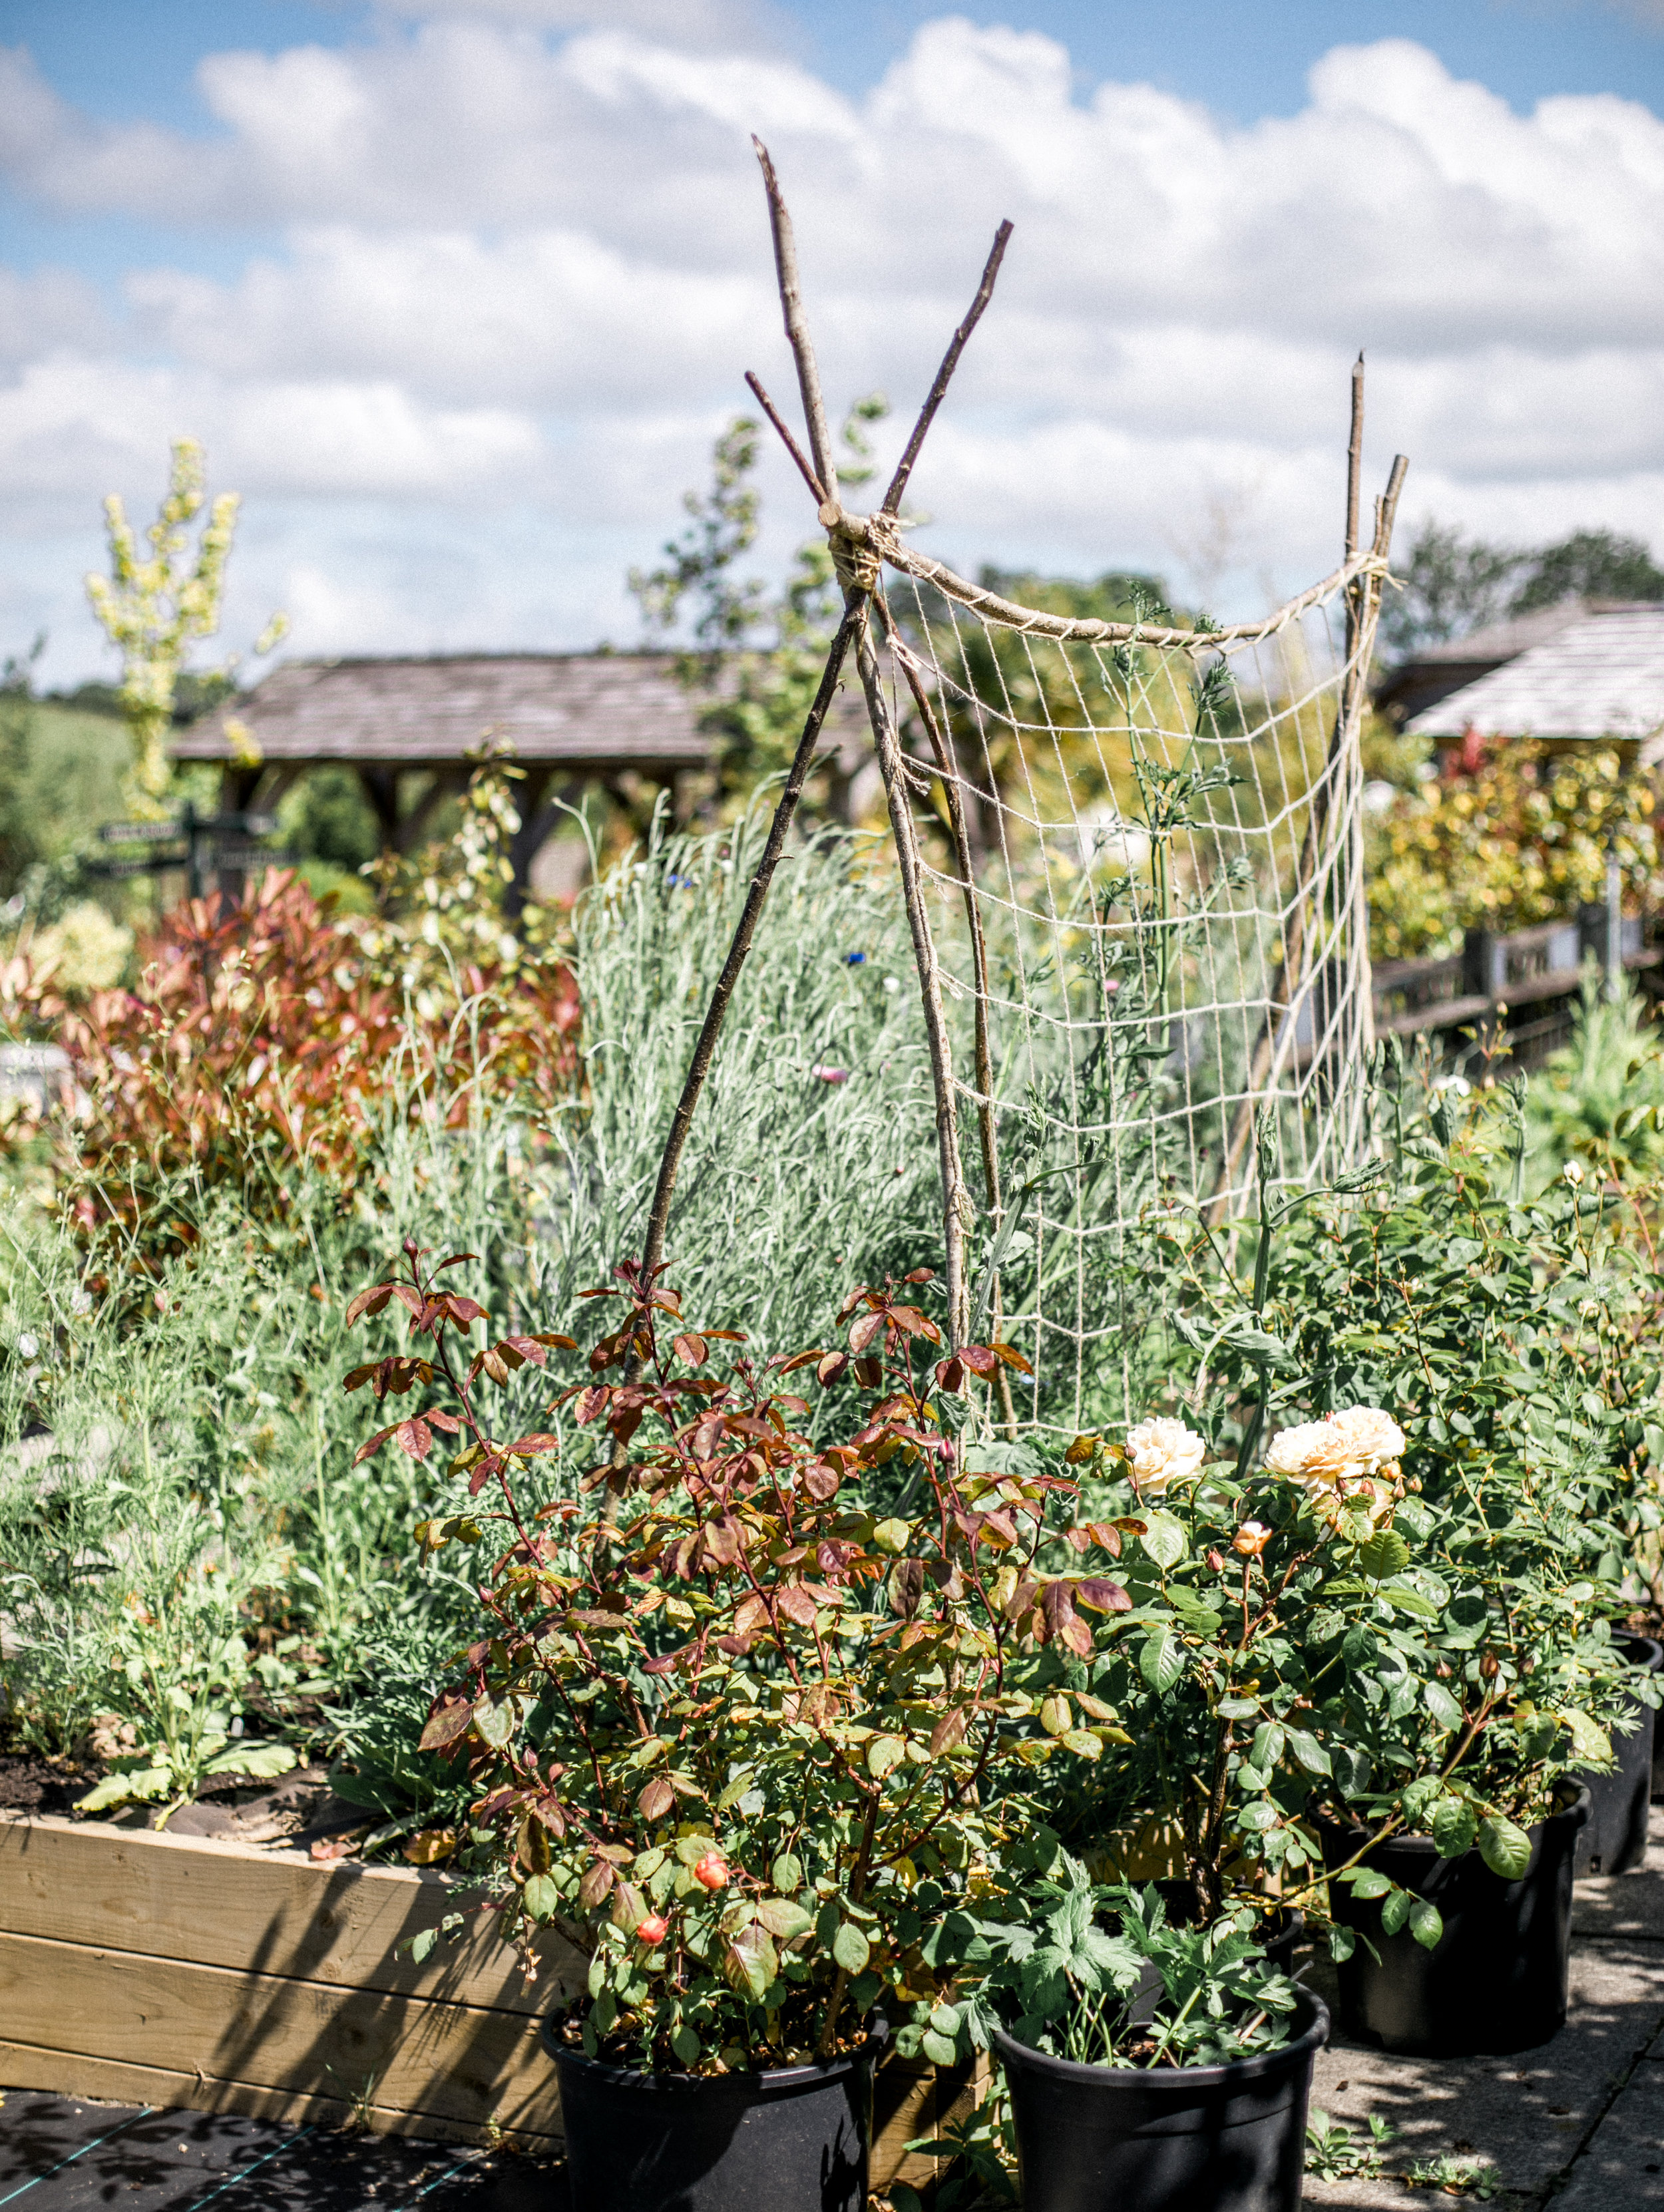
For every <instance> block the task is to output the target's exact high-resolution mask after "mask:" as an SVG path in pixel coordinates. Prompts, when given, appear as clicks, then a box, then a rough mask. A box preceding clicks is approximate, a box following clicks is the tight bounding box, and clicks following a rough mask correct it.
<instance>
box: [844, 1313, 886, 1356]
mask: <svg viewBox="0 0 1664 2212" xmlns="http://www.w3.org/2000/svg"><path fill="white" fill-rule="evenodd" d="M883 1327H884V1316H883V1314H882V1312H879V1313H864V1314H862V1316H861V1318H860V1320H859V1321H858V1322H856V1324H855V1327H854V1328H852V1329H851V1330H850V1351H851V1352H864V1351H865V1350H866V1349H867V1346H869V1344H870V1343H871V1342H872V1340H873V1339H874V1338H875V1336H877V1335H878V1334H880V1332H881V1330H882V1328H883Z"/></svg>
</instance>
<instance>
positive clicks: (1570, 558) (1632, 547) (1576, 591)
mask: <svg viewBox="0 0 1664 2212" xmlns="http://www.w3.org/2000/svg"><path fill="white" fill-rule="evenodd" d="M1527 560H1528V562H1529V573H1528V574H1527V579H1526V581H1525V582H1524V583H1523V584H1522V585H1521V587H1520V589H1519V590H1518V591H1517V592H1515V595H1514V597H1513V599H1512V600H1511V601H1510V602H1509V613H1510V614H1515V615H1525V614H1530V613H1531V612H1532V611H1533V609H1534V608H1537V607H1551V606H1555V605H1558V603H1559V602H1560V601H1561V600H1562V599H1664V568H1660V567H1659V566H1658V564H1657V562H1655V560H1654V559H1653V557H1652V555H1651V554H1650V553H1649V551H1648V550H1647V548H1646V546H1645V545H1644V544H1643V543H1642V541H1641V539H1640V538H1620V537H1619V536H1618V533H1617V532H1615V531H1612V530H1576V531H1574V532H1572V534H1571V536H1570V538H1563V539H1562V540H1561V541H1560V543H1559V544H1557V545H1546V546H1545V547H1544V549H1543V550H1542V551H1541V552H1540V553H1536V554H1533V555H1530V556H1527Z"/></svg>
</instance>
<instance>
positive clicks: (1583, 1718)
mask: <svg viewBox="0 0 1664 2212" xmlns="http://www.w3.org/2000/svg"><path fill="white" fill-rule="evenodd" d="M1560 1717H1561V1719H1562V1720H1563V1721H1564V1723H1565V1724H1566V1726H1567V1727H1568V1728H1569V1729H1570V1730H1571V1747H1572V1749H1573V1750H1574V1751H1575V1752H1576V1753H1577V1756H1578V1758H1579V1759H1582V1760H1584V1761H1586V1762H1587V1764H1588V1765H1590V1766H1610V1765H1611V1764H1612V1738H1611V1737H1610V1736H1609V1735H1607V1734H1606V1730H1605V1729H1603V1728H1602V1727H1601V1726H1600V1723H1599V1722H1598V1721H1595V1720H1593V1719H1591V1718H1590V1717H1589V1715H1588V1713H1584V1712H1567V1713H1562V1714H1561V1716H1560Z"/></svg>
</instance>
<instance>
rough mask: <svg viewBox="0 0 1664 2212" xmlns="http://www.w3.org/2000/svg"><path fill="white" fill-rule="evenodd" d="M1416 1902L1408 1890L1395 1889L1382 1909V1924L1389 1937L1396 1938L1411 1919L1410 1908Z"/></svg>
mask: <svg viewBox="0 0 1664 2212" xmlns="http://www.w3.org/2000/svg"><path fill="white" fill-rule="evenodd" d="M1414 1902H1415V1900H1414V1899H1412V1898H1411V1894H1410V1893H1409V1891H1408V1890H1407V1889H1395V1890H1394V1891H1393V1894H1392V1895H1391V1896H1390V1897H1389V1898H1388V1899H1387V1902H1386V1904H1385V1905H1382V1907H1381V1926H1382V1927H1383V1928H1384V1929H1386V1931H1387V1934H1388V1935H1389V1936H1396V1935H1397V1934H1398V1932H1399V1929H1400V1928H1402V1927H1403V1925H1404V1923H1405V1921H1406V1920H1408V1919H1409V1917H1410V1908H1411V1905H1412V1904H1413V1903H1414Z"/></svg>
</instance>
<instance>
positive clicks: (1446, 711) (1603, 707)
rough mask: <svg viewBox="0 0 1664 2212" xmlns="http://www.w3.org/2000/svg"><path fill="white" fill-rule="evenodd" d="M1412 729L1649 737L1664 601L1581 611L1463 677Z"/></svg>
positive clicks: (1656, 711)
mask: <svg viewBox="0 0 1664 2212" xmlns="http://www.w3.org/2000/svg"><path fill="white" fill-rule="evenodd" d="M1408 727H1409V728H1410V730H1411V732H1413V733H1414V734H1415V735H1416V736H1417V737H1425V738H1457V737H1460V735H1461V734H1462V732H1464V731H1465V730H1466V729H1468V728H1469V727H1472V728H1474V729H1477V730H1478V731H1480V732H1482V733H1483V734H1484V735H1485V736H1487V737H1508V738H1522V737H1538V738H1629V739H1635V738H1642V739H1645V738H1651V737H1653V736H1654V735H1655V732H1661V731H1664V606H1661V607H1631V608H1626V609H1624V610H1623V611H1615V612H1612V613H1609V614H1592V615H1586V616H1585V617H1583V619H1582V621H1581V622H1575V623H1571V624H1570V626H1569V627H1568V628H1566V629H1563V630H1562V631H1561V632H1560V634H1559V635H1558V636H1557V637H1552V638H1550V639H1549V640H1548V641H1546V642H1545V643H1544V644H1542V645H1535V646H1533V647H1531V648H1530V649H1529V651H1527V652H1525V653H1521V654H1520V655H1519V656H1518V657H1517V659H1513V660H1510V661H1509V662H1508V663H1507V664H1506V665H1504V666H1502V667H1501V668H1497V669H1496V670H1494V671H1492V672H1491V673H1490V675H1488V676H1481V677H1480V678H1478V681H1477V682H1475V683H1472V684H1464V685H1462V687H1461V689H1460V690H1456V691H1453V692H1451V693H1450V694H1449V696H1448V697H1447V698H1443V699H1441V700H1440V701H1439V702H1438V703H1437V705H1436V706H1433V707H1429V708H1427V709H1426V711H1425V712H1424V713H1423V714H1417V716H1416V717H1415V718H1414V720H1412V721H1411V722H1410V724H1409V725H1408Z"/></svg>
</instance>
